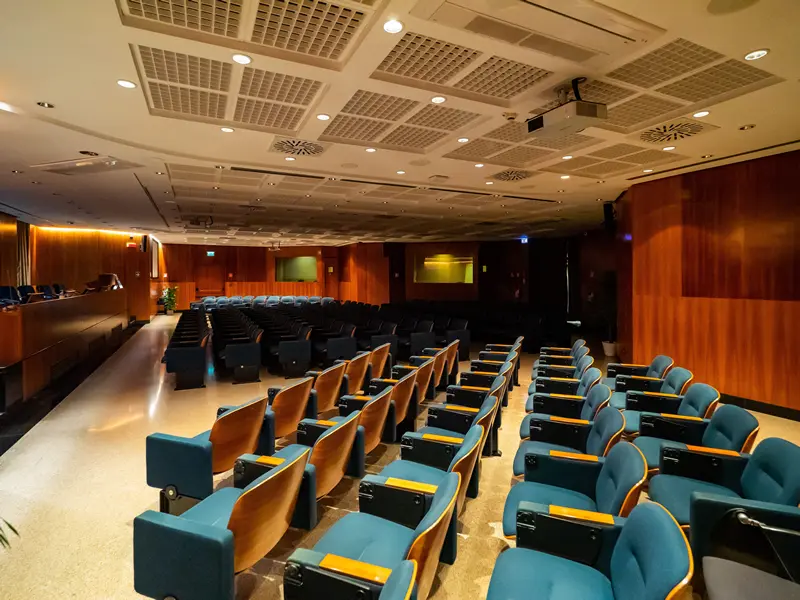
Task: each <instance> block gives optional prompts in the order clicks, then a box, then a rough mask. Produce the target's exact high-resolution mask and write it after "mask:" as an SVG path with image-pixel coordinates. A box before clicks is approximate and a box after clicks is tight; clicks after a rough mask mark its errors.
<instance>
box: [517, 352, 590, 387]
mask: <svg viewBox="0 0 800 600" xmlns="http://www.w3.org/2000/svg"><path fill="white" fill-rule="evenodd" d="M592 364H594V359H593V358H592V357H591V356H589V355H588V354H587V355H586V356H584V357H583V358H581V359H580V360H578V362H577V364H576V365H575V366H574V367H573V368H571V369H563V370H559V375H558V376H559V377H571V378H574V379H581V378H582V377H583V375H584V373H586V371H587V369H589V368H590V367H591V366H592ZM602 375H603V374H602V373H601V372H600V370H599V369H597V381H600V378H601V377H602ZM539 377H542V375H538V374H537V371H534V372H533V373H532V374H531V379H532V380H533V381H531V383H530V385H528V394H529V395H530V394H533V393H534V392H535V391H536V380H537V379H538V378H539ZM593 381H594V380H593Z"/></svg>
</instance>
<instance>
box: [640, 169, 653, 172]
mask: <svg viewBox="0 0 800 600" xmlns="http://www.w3.org/2000/svg"><path fill="white" fill-rule="evenodd" d="M652 172H653V169H645V170H644V171H642V173H652Z"/></svg>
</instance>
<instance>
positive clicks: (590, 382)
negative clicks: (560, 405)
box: [525, 359, 602, 412]
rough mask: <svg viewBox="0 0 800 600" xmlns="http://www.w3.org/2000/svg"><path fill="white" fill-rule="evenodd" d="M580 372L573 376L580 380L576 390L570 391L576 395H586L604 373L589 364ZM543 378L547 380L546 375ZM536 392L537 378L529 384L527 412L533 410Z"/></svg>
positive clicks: (526, 402) (526, 403)
mask: <svg viewBox="0 0 800 600" xmlns="http://www.w3.org/2000/svg"><path fill="white" fill-rule="evenodd" d="M581 360H583V359H581ZM578 373H580V375H576V376H575V377H571V378H573V379H574V378H577V379H578V380H579V381H578V385H577V387H576V388H575V390H574V392H570V393H574V394H575V395H576V396H585V395H586V394H587V393H588V392H589V390H590V389H591V388H592V386H594V385H595V384H596V383H597V382H599V381H600V376H601V375H602V373H601V372H600V369H598V368H596V367H591V366H589V365H586V368H584V369H580V370H579V371H578ZM542 379H545V380H546V379H547V378H546V377H545V378H542ZM535 393H537V392H536V380H535V379H534V380H533V381H532V382H531V384H530V385H529V386H528V399H527V400H526V401H525V412H533V395H534V394H535ZM540 393H541V392H540Z"/></svg>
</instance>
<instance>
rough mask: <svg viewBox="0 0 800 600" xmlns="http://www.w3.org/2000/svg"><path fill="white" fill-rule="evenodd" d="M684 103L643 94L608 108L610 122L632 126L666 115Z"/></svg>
mask: <svg viewBox="0 0 800 600" xmlns="http://www.w3.org/2000/svg"><path fill="white" fill-rule="evenodd" d="M683 106H684V105H683V104H678V103H677V102H671V101H670V100H664V99H662V98H656V97H655V96H647V95H641V96H636V97H635V98H632V99H631V100H626V101H625V102H623V103H622V104H617V105H616V106H615V107H613V108H609V109H608V124H609V125H617V126H618V127H632V126H633V125H636V124H637V123H643V122H645V121H650V120H652V119H657V118H658V117H660V116H662V115H665V114H667V113H669V112H672V111H674V110H678V109H680V108H683Z"/></svg>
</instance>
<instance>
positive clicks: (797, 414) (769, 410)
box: [720, 394, 800, 421]
mask: <svg viewBox="0 0 800 600" xmlns="http://www.w3.org/2000/svg"><path fill="white" fill-rule="evenodd" d="M720 400H721V401H722V403H723V404H734V405H736V406H741V407H742V408H745V409H747V410H753V411H756V412H761V413H765V414H768V415H773V416H775V417H781V418H783V419H791V420H792V421H800V410H798V409H796V408H789V407H786V406H777V405H775V404H769V403H768V402H759V401H758V400H750V399H749V398H740V397H739V396H732V395H731V394H721V395H720Z"/></svg>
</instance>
